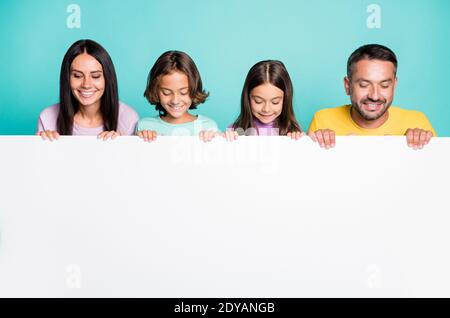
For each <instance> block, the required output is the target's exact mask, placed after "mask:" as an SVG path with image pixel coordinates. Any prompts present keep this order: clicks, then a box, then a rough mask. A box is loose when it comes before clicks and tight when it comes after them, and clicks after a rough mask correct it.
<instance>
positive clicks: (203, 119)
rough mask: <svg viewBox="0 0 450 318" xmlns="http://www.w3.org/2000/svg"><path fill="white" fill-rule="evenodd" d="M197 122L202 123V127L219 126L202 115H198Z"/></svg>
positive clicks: (215, 127)
mask: <svg viewBox="0 0 450 318" xmlns="http://www.w3.org/2000/svg"><path fill="white" fill-rule="evenodd" d="M197 122H198V123H199V124H200V125H202V126H203V127H204V129H216V130H218V129H219V126H218V125H217V123H216V122H215V121H214V120H212V119H211V118H208V117H206V116H203V115H198V118H197Z"/></svg>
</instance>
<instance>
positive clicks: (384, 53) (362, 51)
mask: <svg viewBox="0 0 450 318" xmlns="http://www.w3.org/2000/svg"><path fill="white" fill-rule="evenodd" d="M361 60H380V61H387V62H392V63H393V64H394V67H395V70H394V72H395V74H397V57H396V56H395V53H394V52H392V50H391V49H389V48H388V47H386V46H383V45H380V44H367V45H363V46H361V47H360V48H358V49H357V50H356V51H355V52H353V53H352V55H350V57H349V58H348V61H347V77H348V78H351V76H352V72H353V67H354V65H355V64H356V63H358V62H359V61H361Z"/></svg>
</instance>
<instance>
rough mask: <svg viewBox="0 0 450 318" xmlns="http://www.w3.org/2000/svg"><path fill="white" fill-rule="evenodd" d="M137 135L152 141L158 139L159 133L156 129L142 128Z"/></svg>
mask: <svg viewBox="0 0 450 318" xmlns="http://www.w3.org/2000/svg"><path fill="white" fill-rule="evenodd" d="M137 135H138V137H139V138H141V139H144V141H146V142H152V141H155V140H156V136H157V133H156V131H154V130H140V131H138V132H137Z"/></svg>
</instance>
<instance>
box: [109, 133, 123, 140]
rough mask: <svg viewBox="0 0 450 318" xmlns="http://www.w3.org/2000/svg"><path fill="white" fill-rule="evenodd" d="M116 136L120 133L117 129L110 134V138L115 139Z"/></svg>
mask: <svg viewBox="0 0 450 318" xmlns="http://www.w3.org/2000/svg"><path fill="white" fill-rule="evenodd" d="M118 136H121V133H120V132H118V131H115V132H114V134H113V135H112V137H111V139H116V138H117V137H118Z"/></svg>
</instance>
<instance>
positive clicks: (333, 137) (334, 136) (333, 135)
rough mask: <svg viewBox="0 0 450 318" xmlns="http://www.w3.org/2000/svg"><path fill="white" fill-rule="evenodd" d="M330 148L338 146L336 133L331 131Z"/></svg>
mask: <svg viewBox="0 0 450 318" xmlns="http://www.w3.org/2000/svg"><path fill="white" fill-rule="evenodd" d="M330 146H331V147H334V146H336V132H335V131H334V130H330Z"/></svg>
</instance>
